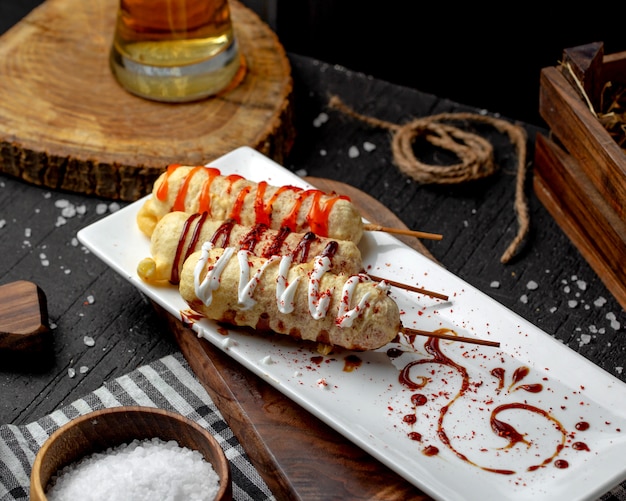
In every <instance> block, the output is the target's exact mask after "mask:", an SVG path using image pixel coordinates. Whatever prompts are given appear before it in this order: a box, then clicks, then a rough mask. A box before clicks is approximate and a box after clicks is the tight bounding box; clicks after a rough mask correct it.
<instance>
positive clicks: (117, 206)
mask: <svg viewBox="0 0 626 501" xmlns="http://www.w3.org/2000/svg"><path fill="white" fill-rule="evenodd" d="M121 208H122V207H121V205H120V204H118V203H117V202H111V203H110V204H109V212H117V211H118V210H120V209H121Z"/></svg>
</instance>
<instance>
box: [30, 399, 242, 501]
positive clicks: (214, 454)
mask: <svg viewBox="0 0 626 501" xmlns="http://www.w3.org/2000/svg"><path fill="white" fill-rule="evenodd" d="M151 438H160V439H161V440H165V441H168V440H175V441H176V442H178V445H179V446H180V447H186V448H188V449H193V450H197V451H199V452H200V453H201V454H202V455H203V456H204V458H205V459H206V460H207V461H208V462H210V463H211V465H212V466H213V469H214V470H215V472H216V473H217V474H218V476H219V478H220V488H219V491H218V493H217V495H216V497H215V499H216V500H219V501H230V500H231V499H232V484H231V476H230V467H229V464H228V460H227V459H226V456H225V455H224V451H223V450H222V448H221V447H220V445H219V444H218V443H217V440H215V438H214V437H213V436H212V435H211V434H210V433H209V432H208V431H207V430H205V429H204V428H202V427H201V426H200V425H198V424H197V423H194V422H193V421H191V420H189V419H187V418H185V417H183V416H181V415H179V414H176V413H173V412H168V411H165V410H162V409H155V408H151V407H114V408H111V409H104V410H100V411H95V412H92V413H89V414H86V415H84V416H81V417H79V418H76V419H74V420H72V421H70V422H69V423H67V424H66V425H64V426H62V427H61V428H59V429H58V430H57V431H56V432H54V433H53V434H52V435H51V436H50V438H48V440H47V441H46V442H45V443H44V444H43V446H42V447H41V449H40V450H39V452H38V453H37V457H36V458H35V463H34V464H33V469H32V472H31V476H30V480H31V481H30V499H31V501H46V499H47V498H46V488H47V486H48V482H49V481H50V479H51V477H52V476H53V475H54V474H55V473H57V471H59V470H60V469H61V468H63V467H64V466H67V465H69V464H71V463H73V462H75V461H77V460H80V459H81V458H83V457H85V456H88V455H90V454H93V453H95V452H102V451H105V450H106V449H108V448H109V447H117V446H119V445H122V444H126V443H130V442H132V441H133V440H135V439H137V440H146V439H151Z"/></svg>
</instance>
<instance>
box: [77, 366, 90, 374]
mask: <svg viewBox="0 0 626 501" xmlns="http://www.w3.org/2000/svg"><path fill="white" fill-rule="evenodd" d="M78 372H80V373H81V374H87V372H89V367H87V366H86V365H81V366H80V369H78Z"/></svg>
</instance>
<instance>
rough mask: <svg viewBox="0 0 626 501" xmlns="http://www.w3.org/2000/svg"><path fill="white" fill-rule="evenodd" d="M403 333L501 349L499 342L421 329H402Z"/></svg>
mask: <svg viewBox="0 0 626 501" xmlns="http://www.w3.org/2000/svg"><path fill="white" fill-rule="evenodd" d="M402 332H403V333H405V334H409V335H410V334H416V335H418V336H428V337H436V338H439V339H447V340H448V341H457V342H465V343H473V344H481V345H483V346H493V347H495V348H499V347H500V343H499V342H498V341H487V340H486V339H475V338H472V337H465V336H455V335H452V334H444V333H443V332H429V331H422V330H419V329H409V328H408V327H402Z"/></svg>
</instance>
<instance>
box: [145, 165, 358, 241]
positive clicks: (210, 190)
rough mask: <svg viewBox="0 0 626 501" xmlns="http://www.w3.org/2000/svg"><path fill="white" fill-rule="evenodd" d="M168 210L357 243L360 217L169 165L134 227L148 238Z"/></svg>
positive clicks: (289, 190)
mask: <svg viewBox="0 0 626 501" xmlns="http://www.w3.org/2000/svg"><path fill="white" fill-rule="evenodd" d="M171 211H181V212H188V213H195V212H205V211H206V212H208V213H209V216H210V217H211V218H212V219H218V220H222V221H225V220H228V219H234V220H235V221H236V222H237V223H239V224H243V225H245V226H254V225H255V224H258V223H262V224H265V225H267V226H269V227H270V228H273V229H275V230H279V229H281V228H283V227H287V228H289V229H290V230H291V231H293V232H296V233H306V232H308V231H312V232H313V233H315V234H316V235H319V236H323V237H329V238H334V239H338V240H350V241H352V242H355V243H358V242H359V240H360V239H361V236H362V235H363V221H362V219H361V215H360V214H359V211H358V210H357V209H356V207H355V206H354V205H353V204H352V203H351V202H350V200H349V199H348V198H347V197H345V196H341V195H338V194H334V193H331V194H327V193H324V192H322V191H320V190H305V189H302V188H299V187H295V186H281V187H276V186H271V185H269V184H268V183H267V182H265V181H262V182H259V183H256V182H254V181H250V180H248V179H245V178H243V177H242V176H239V175H235V174H232V175H229V176H223V175H221V174H220V172H219V171H218V170H217V169H214V168H212V167H204V166H196V167H190V166H182V165H178V164H174V165H170V166H169V167H168V168H167V170H166V172H164V173H163V174H161V176H159V178H158V179H157V180H156V181H155V183H154V187H153V190H152V196H151V197H150V198H148V200H147V201H146V202H145V204H143V205H142V207H141V208H140V210H139V212H138V214H137V224H138V225H139V228H140V229H141V231H142V232H143V233H145V234H146V235H148V236H150V235H152V232H153V230H154V228H155V226H156V224H157V222H158V221H159V220H160V219H161V218H162V217H163V216H165V214H167V213H168V212H171Z"/></svg>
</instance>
